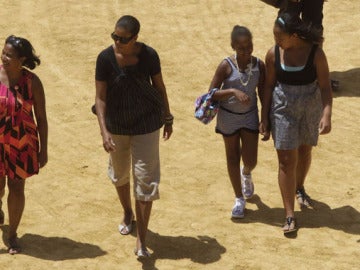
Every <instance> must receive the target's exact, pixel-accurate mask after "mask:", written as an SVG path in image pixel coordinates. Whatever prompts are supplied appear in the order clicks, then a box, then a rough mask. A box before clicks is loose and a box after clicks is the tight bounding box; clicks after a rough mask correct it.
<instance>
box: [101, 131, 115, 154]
mask: <svg viewBox="0 0 360 270" xmlns="http://www.w3.org/2000/svg"><path fill="white" fill-rule="evenodd" d="M102 137H103V147H104V149H105V151H106V152H108V153H109V152H113V151H115V150H116V147H115V143H114V141H113V139H112V138H111V135H110V133H108V132H106V133H104V134H103V136H102Z"/></svg>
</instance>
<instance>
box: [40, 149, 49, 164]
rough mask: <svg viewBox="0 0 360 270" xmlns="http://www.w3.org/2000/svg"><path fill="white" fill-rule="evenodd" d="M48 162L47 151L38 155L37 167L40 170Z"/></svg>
mask: <svg viewBox="0 0 360 270" xmlns="http://www.w3.org/2000/svg"><path fill="white" fill-rule="evenodd" d="M47 162H48V155H47V151H41V150H40V152H39V153H38V163H39V167H40V168H42V167H44V166H45V165H46V163H47Z"/></svg>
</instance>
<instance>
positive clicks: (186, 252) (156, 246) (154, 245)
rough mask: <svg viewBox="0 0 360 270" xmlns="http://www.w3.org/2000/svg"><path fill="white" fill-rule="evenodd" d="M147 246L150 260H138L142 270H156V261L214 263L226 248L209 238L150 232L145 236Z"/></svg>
mask: <svg viewBox="0 0 360 270" xmlns="http://www.w3.org/2000/svg"><path fill="white" fill-rule="evenodd" d="M147 246H148V247H149V248H150V249H151V250H153V254H152V255H151V257H150V258H146V259H142V260H141V259H139V261H141V262H142V269H144V270H156V269H157V268H156V266H155V263H156V260H157V259H170V260H180V259H190V260H191V261H193V262H195V263H199V264H204V265H205V264H210V263H214V262H216V261H218V260H220V258H221V254H224V253H225V252H226V248H225V247H223V246H222V245H220V244H219V243H218V241H217V240H216V239H215V238H212V237H209V236H197V237H191V236H165V235H160V234H158V233H154V232H152V231H150V230H149V231H148V234H147Z"/></svg>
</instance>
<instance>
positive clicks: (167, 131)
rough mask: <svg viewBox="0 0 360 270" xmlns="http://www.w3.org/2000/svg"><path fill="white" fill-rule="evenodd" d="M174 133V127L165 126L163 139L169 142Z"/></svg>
mask: <svg viewBox="0 0 360 270" xmlns="http://www.w3.org/2000/svg"><path fill="white" fill-rule="evenodd" d="M172 132H173V128H172V125H165V126H164V131H163V139H164V141H167V140H168V139H170V137H171V134H172Z"/></svg>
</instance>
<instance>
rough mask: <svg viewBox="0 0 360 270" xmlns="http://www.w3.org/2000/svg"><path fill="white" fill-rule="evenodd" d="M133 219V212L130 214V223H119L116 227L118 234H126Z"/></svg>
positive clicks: (130, 228)
mask: <svg viewBox="0 0 360 270" xmlns="http://www.w3.org/2000/svg"><path fill="white" fill-rule="evenodd" d="M133 221H134V214H132V215H131V219H130V223H129V224H128V225H126V224H125V223H124V224H123V223H121V224H120V225H119V227H118V229H119V232H120V234H122V235H128V234H130V233H131V232H132V230H133V227H132V223H133Z"/></svg>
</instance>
